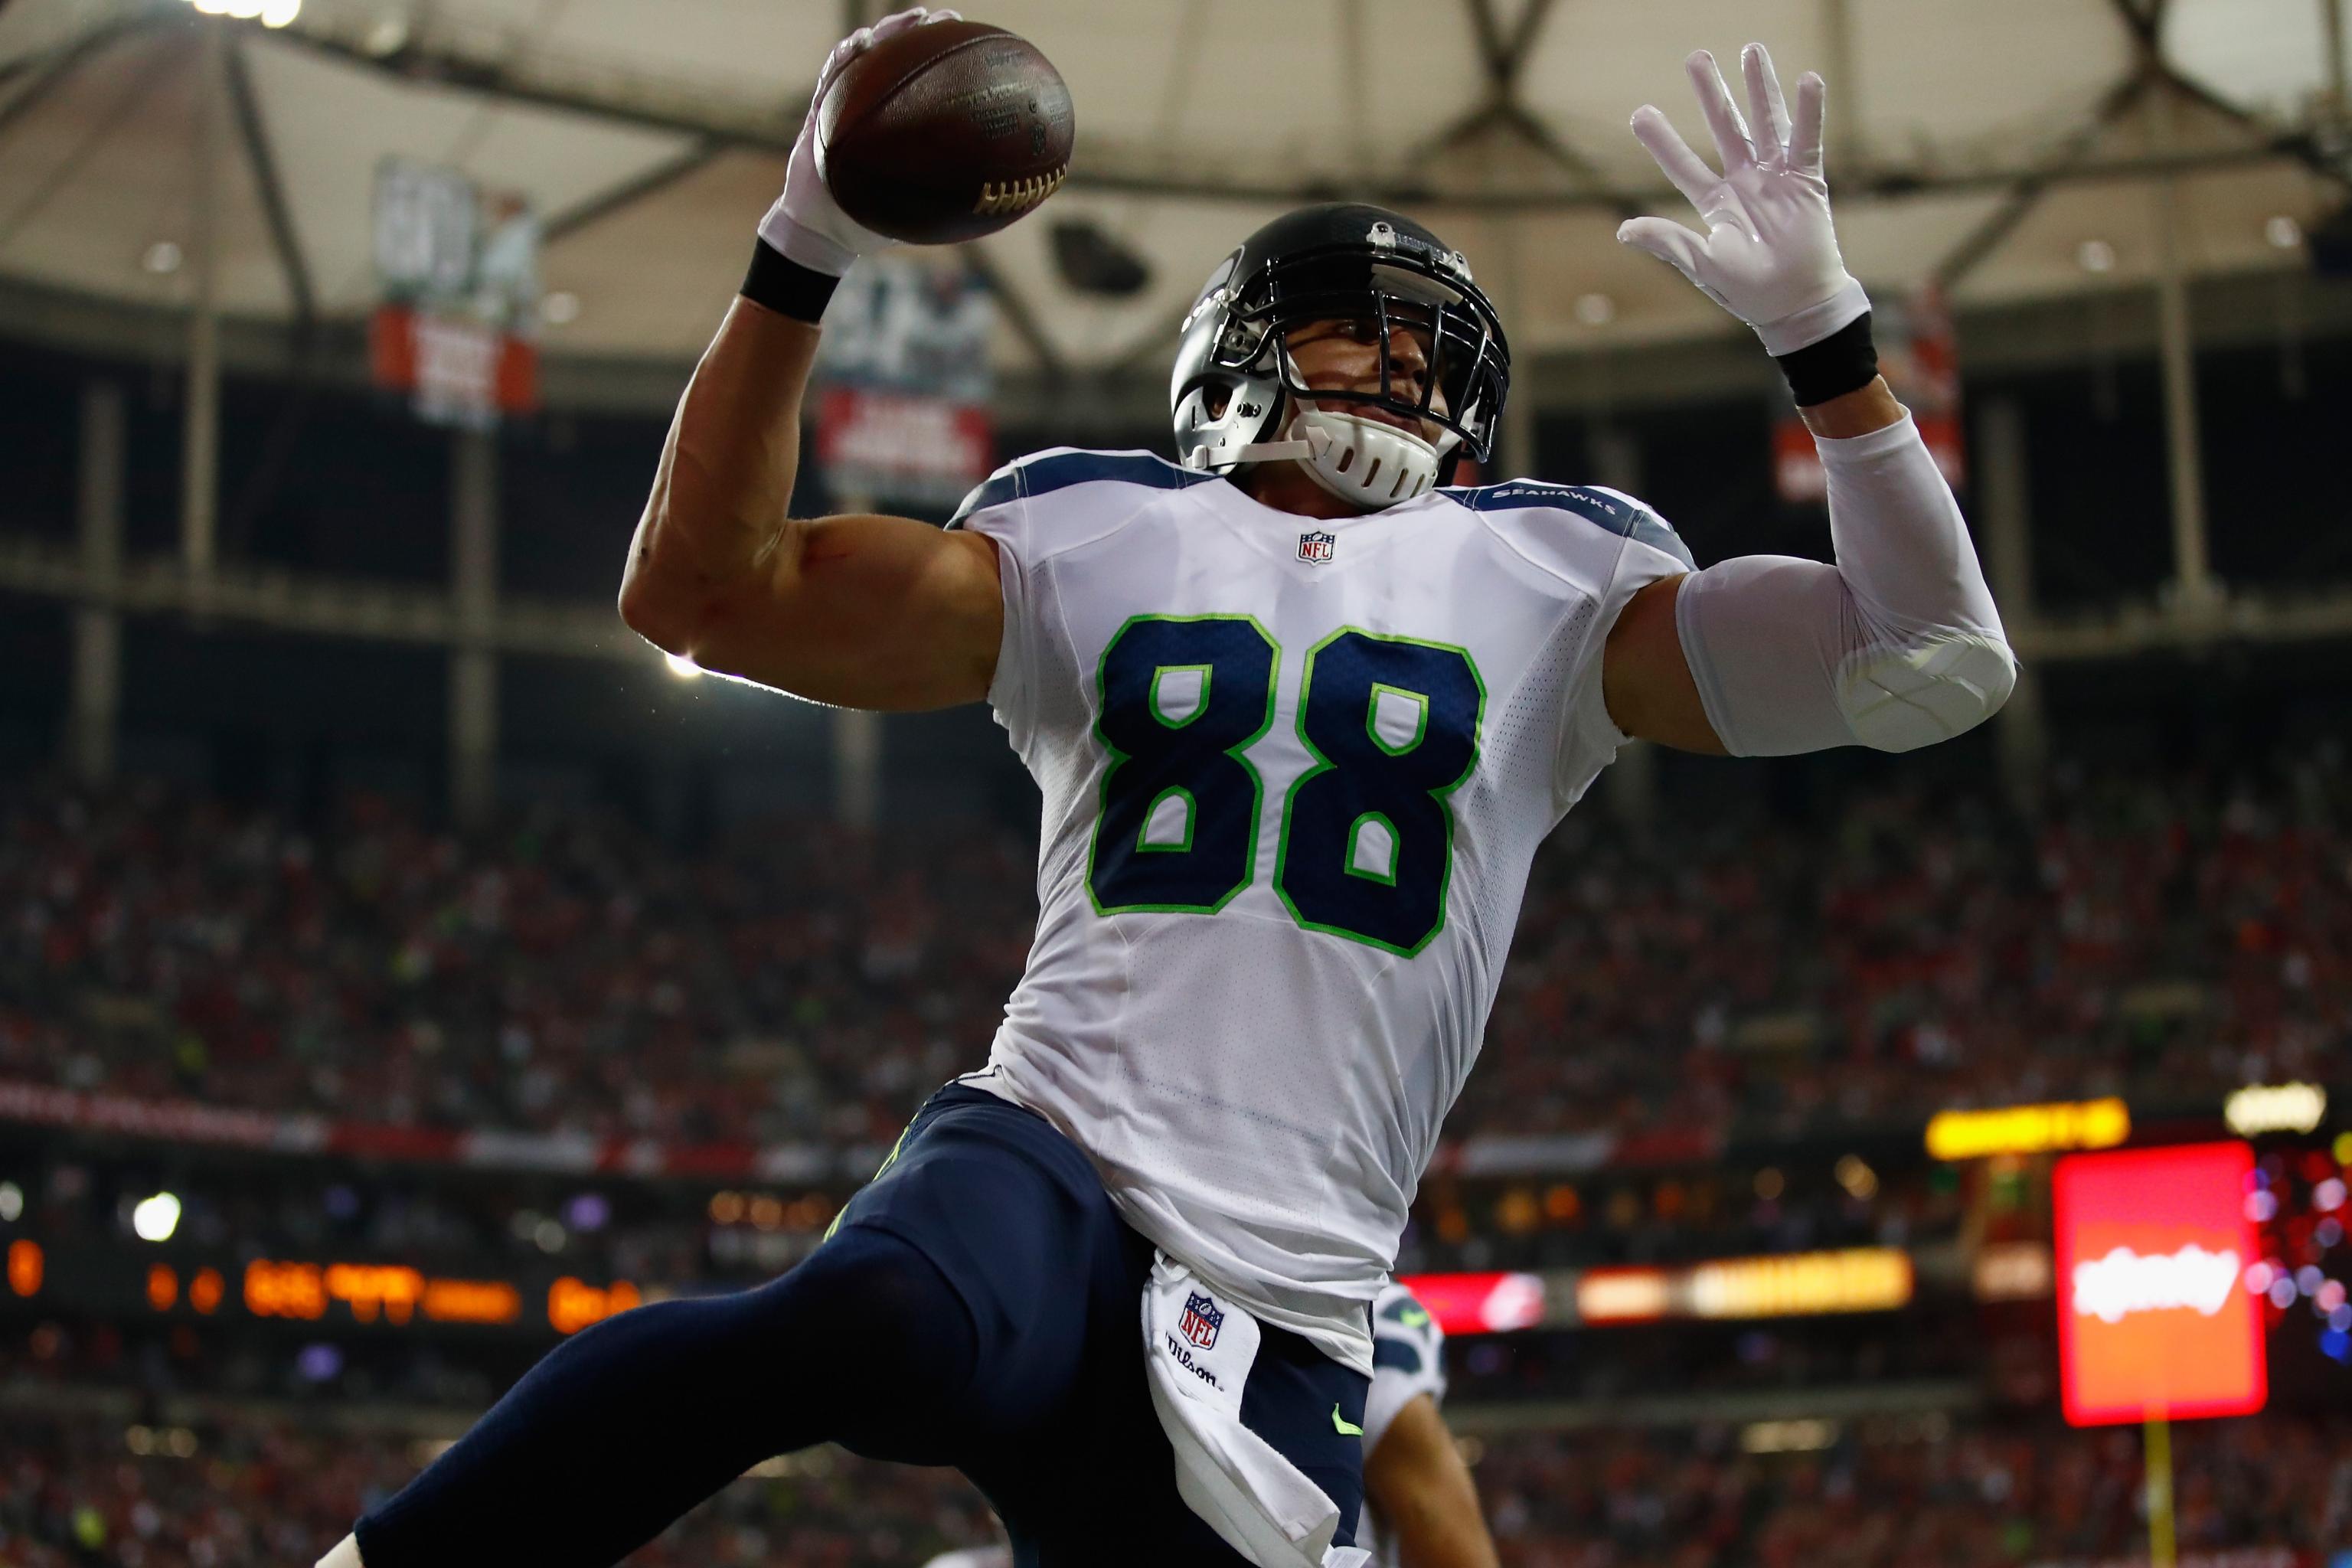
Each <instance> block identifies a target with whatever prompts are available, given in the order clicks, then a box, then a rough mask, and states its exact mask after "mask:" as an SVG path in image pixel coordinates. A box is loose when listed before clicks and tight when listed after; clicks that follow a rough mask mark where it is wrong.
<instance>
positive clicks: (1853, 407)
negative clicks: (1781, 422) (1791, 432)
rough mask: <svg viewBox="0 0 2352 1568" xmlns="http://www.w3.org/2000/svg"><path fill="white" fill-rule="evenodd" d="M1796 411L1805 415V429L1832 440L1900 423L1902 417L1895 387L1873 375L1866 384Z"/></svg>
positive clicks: (1861, 434)
mask: <svg viewBox="0 0 2352 1568" xmlns="http://www.w3.org/2000/svg"><path fill="white" fill-rule="evenodd" d="M1797 412H1798V413H1799V414H1801V415H1803V416H1804V419H1805V428H1807V429H1808V430H1811V432H1812V433H1813V434H1814V435H1816V436H1821V437H1826V438H1828V439H1830V440H1833V441H1834V440H1843V439H1844V438H1845V437H1849V436H1867V435H1869V434H1870V433H1871V432H1872V431H1874V430H1884V429H1885V428H1886V427H1887V426H1889V425H1895V424H1900V423H1901V422H1902V419H1903V405H1901V404H1900V403H1897V402H1896V401H1895V389H1894V388H1893V387H1891V386H1888V385H1887V384H1886V378H1885V376H1876V377H1874V378H1873V379H1872V380H1871V383H1870V384H1869V385H1867V386H1857V387H1855V388H1854V389H1853V391H1852V392H1849V393H1845V394H1843V395H1840V396H1837V397H1832V398H1831V399H1830V400H1829V401H1827V402H1826V403H1816V404H1814V405H1812V406H1811V407H1810V408H1800V409H1798V410H1797Z"/></svg>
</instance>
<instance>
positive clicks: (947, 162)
mask: <svg viewBox="0 0 2352 1568" xmlns="http://www.w3.org/2000/svg"><path fill="white" fill-rule="evenodd" d="M816 117H817V118H816V156H817V168H818V169H819V170H820V171H821V172H822V173H823V174H824V183H825V187H826V189H828V190H830V191H831V192H832V193H833V199H834V200H835V201H836V202H839V203H840V204H841V210H842V211H844V212H845V213H847V214H848V215H849V216H851V217H852V218H854V219H856V221H857V222H859V223H861V224H864V225H865V226H866V227H867V228H870V229H872V230H874V231H875V232H876V233H877V234H886V235H888V236H889V237H891V238H893V239H903V240H906V241H908V242H909V243H910V244H915V245H951V244H954V243H955V242H956V241H958V240H965V239H977V238H979V237H981V236H982V235H984V234H993V233H995V232H996V231H997V230H998V229H1000V228H1003V226H1005V225H1006V224H1009V223H1011V222H1012V221H1013V219H1015V218H1017V217H1020V216H1022V215H1023V214H1024V213H1028V212H1031V211H1034V209H1035V207H1036V206H1037V204H1038V203H1040V202H1042V201H1044V200H1045V198H1046V197H1047V196H1049V195H1053V194H1054V188H1055V186H1056V185H1059V184H1061V183H1062V179H1063V176H1064V175H1066V174H1068V173H1069V168H1070V143H1071V141H1072V140H1073V137H1074V135H1075V133H1076V117H1075V116H1074V115H1073V114H1072V113H1071V111H1070V89H1069V88H1068V87H1067V86H1066V85H1065V84H1064V82H1063V80H1062V73H1061V72H1059V71H1057V70H1055V68H1054V65H1053V62H1052V61H1051V60H1048V59H1047V58H1045V56H1044V55H1042V54H1039V53H1038V52H1037V50H1036V48H1035V47H1034V45H1032V44H1030V43H1029V42H1028V41H1027V40H1026V39H1024V38H1020V37H1014V36H1013V34H1011V33H1008V32H1006V31H1005V30H1004V29H1003V28H1002V27H992V26H988V25H987V24H986V23H984V22H965V21H951V22H928V23H925V24H924V25H922V26H918V27H909V28H908V29H907V30H906V31H905V32H903V33H899V34H897V35H895V36H893V37H888V38H885V39H884V40H883V41H882V42H880V43H878V44H877V45H875V46H874V47H872V48H870V49H868V50H866V52H865V53H864V54H862V55H859V56H858V57H857V58H856V59H853V60H851V61H850V62H849V65H848V67H847V68H845V69H844V70H843V71H842V73H841V75H840V76H838V77H836V78H835V79H834V83H833V86H832V87H831V88H829V89H826V91H825V95H824V101H823V102H821V103H819V104H818V105H817V107H816Z"/></svg>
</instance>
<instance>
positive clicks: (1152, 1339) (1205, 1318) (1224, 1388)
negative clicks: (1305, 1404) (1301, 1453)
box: [1143, 1253, 1371, 1568]
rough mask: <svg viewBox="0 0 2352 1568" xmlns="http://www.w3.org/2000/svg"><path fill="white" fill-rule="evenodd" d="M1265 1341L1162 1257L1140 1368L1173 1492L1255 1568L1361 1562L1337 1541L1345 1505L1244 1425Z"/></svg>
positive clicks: (1148, 1287)
mask: <svg viewBox="0 0 2352 1568" xmlns="http://www.w3.org/2000/svg"><path fill="white" fill-rule="evenodd" d="M1259 1337H1260V1336H1259V1330H1258V1322H1257V1320H1256V1319H1255V1318H1253V1317H1251V1316H1250V1315H1249V1313H1248V1311H1247V1310H1244V1308H1243V1307H1242V1306H1241V1305H1240V1303H1238V1302H1236V1301H1234V1300H1232V1299H1231V1298H1229V1297H1225V1296H1222V1295H1219V1294H1218V1293H1217V1292H1216V1291H1215V1290H1213V1289H1211V1288H1210V1287H1209V1286H1207V1285H1206V1284H1203V1283H1202V1281H1201V1280H1200V1279H1197V1278H1196V1277H1195V1276H1194V1275H1193V1273H1192V1270H1191V1269H1190V1268H1186V1267H1185V1266H1184V1265H1182V1264H1181V1263H1179V1262H1177V1261H1176V1260H1175V1259H1174V1258H1170V1257H1169V1256H1168V1255H1167V1254H1166V1253H1160V1254H1159V1261H1158V1262H1156V1263H1155V1264H1153V1266H1152V1269H1151V1278H1150V1279H1148V1280H1146V1281H1145V1283H1144V1287H1143V1339H1144V1365H1145V1367H1146V1368H1147V1369H1148V1371H1149V1373H1150V1384H1151V1403H1152V1404H1153V1405H1155V1406H1156V1407H1158V1409H1159V1412H1160V1426H1162V1427H1164V1428H1166V1430H1167V1433H1168V1442H1169V1446H1170V1447H1172V1448H1174V1449H1175V1450H1176V1490H1177V1494H1178V1495H1179V1496H1181V1498H1183V1500H1184V1502H1185V1506H1187V1507H1189V1508H1190V1509H1191V1510H1192V1511H1193V1512H1194V1513H1197V1514H1199V1515H1200V1516H1201V1517H1202V1519H1204V1520H1206V1521H1208V1522H1209V1525H1210V1528H1212V1529H1213V1530H1214V1531H1216V1532H1217V1534H1218V1535H1219V1536H1221V1537H1222V1538H1223V1540H1224V1542H1225V1544H1226V1545H1228V1546H1230V1547H1232V1548H1233V1549H1234V1551H1236V1552H1240V1553H1241V1554H1242V1555H1243V1556H1244V1557H1246V1558H1248V1559H1249V1560H1250V1561H1251V1562H1252V1563H1256V1564H1257V1565H1258V1568H1362V1565H1363V1564H1364V1563H1367V1562H1369V1561H1370V1557H1371V1554H1370V1552H1365V1551H1362V1550H1361V1549H1360V1548H1357V1547H1353V1546H1334V1545H1332V1544H1331V1538H1332V1536H1333V1535H1334V1534H1335V1533H1336V1532H1337V1531H1338V1530H1339V1504H1337V1503H1335V1502H1333V1501H1332V1500H1331V1499H1330V1498H1329V1496H1328V1495H1327V1494H1326V1493H1325V1492H1324V1490H1323V1489H1322V1488H1321V1487H1318V1486H1317V1485H1316V1484H1315V1483H1314V1482H1313V1481H1311V1480H1309V1479H1307V1476H1306V1475H1305V1473H1304V1472H1302V1471H1301V1470H1300V1469H1299V1468H1298V1467H1297V1466H1296V1465H1294V1464H1292V1463H1291V1462H1290V1461H1289V1459H1288V1458H1285V1457H1284V1455H1283V1453H1282V1451H1281V1450H1280V1449H1278V1448H1276V1447H1275V1446H1274V1445H1273V1444H1271V1443H1269V1442H1267V1441H1266V1440H1265V1438H1263V1437H1261V1436H1258V1435H1257V1434H1256V1433H1255V1432H1253V1431H1251V1430H1250V1429H1249V1428H1248V1427H1247V1426H1244V1425H1242V1389H1243V1387H1244V1384H1247V1383H1248V1382H1249V1374H1250V1368H1251V1367H1252V1366H1253V1365H1254V1364H1255V1363H1256V1361H1257V1351H1258V1341H1259Z"/></svg>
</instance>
